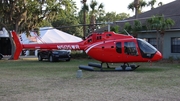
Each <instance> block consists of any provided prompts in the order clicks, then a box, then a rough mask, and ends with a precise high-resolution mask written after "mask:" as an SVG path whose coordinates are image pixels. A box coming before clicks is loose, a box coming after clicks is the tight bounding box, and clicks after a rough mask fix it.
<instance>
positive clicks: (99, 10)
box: [89, 0, 104, 31]
mask: <svg viewBox="0 0 180 101" xmlns="http://www.w3.org/2000/svg"><path fill="white" fill-rule="evenodd" d="M90 8H91V11H90V27H89V30H90V31H94V30H95V29H96V25H94V24H96V19H97V17H98V16H100V15H102V14H104V10H103V8H104V5H103V4H102V3H100V4H99V5H98V3H97V1H96V0H92V1H91V3H90Z"/></svg>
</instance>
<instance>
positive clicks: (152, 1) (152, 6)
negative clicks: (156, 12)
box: [147, 0, 156, 9]
mask: <svg viewBox="0 0 180 101" xmlns="http://www.w3.org/2000/svg"><path fill="white" fill-rule="evenodd" d="M155 3H156V0H151V1H149V2H148V4H147V6H151V9H153V8H154V4H155Z"/></svg>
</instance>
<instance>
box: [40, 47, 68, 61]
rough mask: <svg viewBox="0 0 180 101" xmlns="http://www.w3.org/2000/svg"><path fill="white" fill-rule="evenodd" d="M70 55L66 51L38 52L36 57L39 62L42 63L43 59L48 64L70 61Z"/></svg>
mask: <svg viewBox="0 0 180 101" xmlns="http://www.w3.org/2000/svg"><path fill="white" fill-rule="evenodd" d="M70 54H71V52H69V51H67V50H47V51H46V50H43V51H41V50H40V51H39V52H38V54H37V56H38V60H39V61H42V60H43V59H48V60H49V61H50V62H54V61H58V60H62V61H70V60H71V56H70Z"/></svg>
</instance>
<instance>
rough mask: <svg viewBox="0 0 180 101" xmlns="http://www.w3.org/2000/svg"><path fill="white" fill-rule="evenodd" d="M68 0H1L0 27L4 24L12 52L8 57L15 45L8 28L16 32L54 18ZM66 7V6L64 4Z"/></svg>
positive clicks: (27, 31) (26, 29)
mask: <svg viewBox="0 0 180 101" xmlns="http://www.w3.org/2000/svg"><path fill="white" fill-rule="evenodd" d="M66 1H68V0H62V1H57V0H1V1H0V15H1V16H0V21H1V23H0V24H1V27H4V26H6V29H7V30H8V32H9V36H10V40H11V45H12V52H11V54H12V55H11V57H10V59H13V55H14V50H15V48H16V47H15V45H14V43H13V41H12V37H11V34H10V30H15V31H16V32H17V33H18V34H19V33H21V32H23V31H26V33H27V34H28V33H29V31H30V30H32V29H34V28H36V27H37V26H38V24H39V23H40V22H41V21H43V20H44V19H46V20H49V21H50V20H52V19H55V18H56V15H57V14H58V13H59V12H61V11H63V7H64V6H62V5H65V4H67V2H66ZM65 7H66V6H65Z"/></svg>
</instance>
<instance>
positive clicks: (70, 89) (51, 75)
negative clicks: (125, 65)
mask: <svg viewBox="0 0 180 101" xmlns="http://www.w3.org/2000/svg"><path fill="white" fill-rule="evenodd" d="M88 62H97V61H95V60H93V59H72V60H71V61H69V62H63V61H60V62H53V63H51V62H47V61H42V62H40V61H37V59H36V58H34V59H28V58H27V59H20V60H16V61H13V60H1V61H0V84H1V85H0V100H8V101H9V100H12V99H14V101H19V100H26V99H29V100H28V101H32V100H35V99H37V98H39V96H42V97H41V100H40V101H52V100H53V101H57V100H59V99H60V100H63V99H65V100H66V101H67V98H66V97H65V96H66V95H69V96H70V95H71V97H68V101H72V100H73V99H74V100H75V101H79V100H80V98H75V96H76V94H77V92H76V91H78V89H84V90H83V91H81V92H80V91H79V93H84V94H88V92H91V94H90V96H94V97H90V96H88V97H87V96H86V97H85V95H82V96H80V97H81V98H82V99H83V100H88V99H91V100H94V101H96V100H97V101H98V100H102V99H100V98H99V99H98V97H97V98H96V95H98V94H100V96H99V97H104V96H105V95H106V94H107V93H113V94H114V95H113V94H112V95H111V96H115V98H116V95H119V94H120V95H119V97H124V98H126V100H143V99H144V97H147V96H150V97H152V98H153V100H158V99H159V98H164V97H165V96H166V97H168V99H169V100H174V98H175V99H180V98H179V96H178V95H179V92H180V87H179V85H180V78H179V77H180V73H179V71H180V63H177V62H176V63H175V62H174V63H172V62H167V61H160V62H155V63H152V64H151V63H136V64H137V65H140V67H139V68H138V69H136V70H135V71H131V72H90V71H84V70H83V77H82V78H81V79H78V78H76V73H77V70H78V67H79V65H87V64H88ZM110 65H111V66H119V65H120V64H110ZM117 88H118V89H117ZM99 90H102V92H100V91H99ZM112 90H113V91H112ZM37 92H38V94H39V95H36V93H37ZM57 92H61V94H60V95H58V94H59V93H57ZM75 92H76V93H75ZM127 92H129V93H128V94H139V95H138V96H144V97H140V98H138V99H137V98H136V97H135V98H134V97H131V98H132V99H131V98H129V97H128V96H126V95H124V96H121V93H122V94H125V93H127ZM49 93H53V94H52V95H51V96H50V95H49ZM54 93H55V94H54ZM33 94H35V95H34V96H33ZM45 95H46V96H45ZM48 95H49V96H48ZM156 95H157V96H156ZM160 95H161V96H160ZM106 96H109V98H108V100H112V99H111V96H110V95H106ZM159 96H160V97H159ZM162 96H163V97H162ZM176 96H177V97H176ZM106 99H107V98H106ZM83 100H82V101H83ZM114 101H116V100H114ZM117 101H118V99H117Z"/></svg>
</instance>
